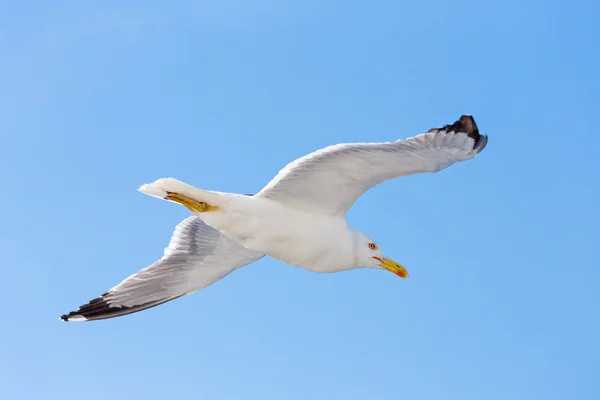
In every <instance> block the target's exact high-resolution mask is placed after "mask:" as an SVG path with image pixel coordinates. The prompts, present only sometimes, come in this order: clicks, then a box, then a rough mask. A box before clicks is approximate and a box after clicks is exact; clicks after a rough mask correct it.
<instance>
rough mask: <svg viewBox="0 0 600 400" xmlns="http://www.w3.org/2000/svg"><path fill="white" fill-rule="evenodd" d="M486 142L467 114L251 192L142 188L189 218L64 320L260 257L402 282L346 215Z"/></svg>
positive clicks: (318, 160) (174, 292)
mask: <svg viewBox="0 0 600 400" xmlns="http://www.w3.org/2000/svg"><path fill="white" fill-rule="evenodd" d="M486 144H487V136H486V135H483V134H480V133H479V130H478V129H477V125H476V123H475V120H474V119H473V117H471V116H470V115H463V116H461V117H460V119H459V120H458V121H456V122H455V123H453V124H449V125H445V126H443V127H440V128H433V129H430V130H429V131H428V132H427V133H422V134H419V135H416V136H414V137H411V138H408V139H406V140H398V141H396V142H386V143H344V144H338V145H333V146H329V147H326V148H323V149H321V150H317V151H315V152H313V153H311V154H308V155H306V156H304V157H301V158H299V159H297V160H295V161H293V162H291V163H290V164H288V165H287V166H286V167H285V168H283V169H282V170H281V171H280V172H279V174H278V175H277V176H275V178H273V179H272V180H271V181H270V182H269V183H268V184H267V185H266V186H265V187H264V188H263V189H262V190H261V191H260V192H259V193H257V194H255V195H243V194H234V193H224V192H216V191H210V190H202V189H199V188H196V187H194V186H190V185H188V184H186V183H184V182H181V181H179V180H176V179H173V178H163V179H159V180H157V181H155V182H153V183H150V184H145V185H142V186H141V187H140V188H139V189H138V190H139V191H140V192H142V193H145V194H147V195H150V196H154V197H158V198H160V199H164V200H168V201H171V202H174V203H179V204H181V205H183V206H185V207H186V208H188V209H189V210H190V211H191V213H192V215H191V216H190V217H188V218H186V219H185V220H183V221H182V222H181V223H179V225H177V227H176V228H175V231H174V233H173V236H172V237H171V241H170V243H169V246H168V247H167V248H166V249H165V251H164V256H163V257H162V258H161V259H160V260H158V261H156V262H155V263H154V264H152V265H150V266H148V267H147V268H144V269H142V270H141V271H139V272H138V273H136V274H133V275H131V276H130V277H128V278H127V279H125V280H123V281H122V282H121V283H119V284H118V285H117V286H115V287H113V288H112V289H110V290H109V291H108V292H106V293H104V294H103V295H101V296H99V297H97V298H95V299H93V300H91V301H90V302H89V303H87V304H84V305H82V306H81V307H79V309H78V310H77V311H72V312H70V313H68V314H65V315H62V316H61V317H60V318H61V319H62V320H63V321H90V320H101V319H106V318H113V317H118V316H122V315H127V314H131V313H134V312H138V311H142V310H145V309H148V308H151V307H154V306H157V305H159V304H162V303H165V302H167V301H171V300H173V299H176V298H178V297H181V296H185V295H188V294H191V293H193V292H196V291H198V290H200V289H203V288H205V287H207V286H208V285H211V284H213V283H215V282H217V281H218V280H220V279H222V278H223V277H224V276H226V275H227V274H229V273H231V272H233V271H235V270H236V269H238V268H240V267H243V266H245V265H248V264H250V263H253V262H254V261H257V260H259V259H260V258H262V257H264V256H270V257H272V258H275V259H277V260H279V261H282V262H284V263H286V264H289V265H292V266H296V267H299V268H304V269H307V270H309V271H313V272H320V273H330V272H338V271H345V270H350V269H354V268H378V269H385V270H388V271H391V272H393V273H394V274H396V275H398V276H399V277H402V278H407V277H408V272H407V270H406V268H405V267H404V266H402V265H401V264H400V263H398V262H396V261H394V260H392V259H391V258H389V257H387V256H386V255H385V254H384V253H383V251H382V249H381V248H380V247H379V245H378V244H377V242H376V241H375V240H374V239H372V238H371V237H369V236H367V235H366V234H364V233H362V232H360V231H358V230H356V229H353V228H352V227H350V226H349V225H348V223H347V222H346V213H347V211H348V209H350V207H351V206H352V205H353V204H354V202H355V201H356V199H358V197H360V196H361V195H362V194H363V193H364V192H365V191H367V190H368V189H370V188H371V187H373V186H375V185H378V184H380V183H382V182H384V181H388V180H391V179H394V178H398V177H402V176H407V175H413V174H418V173H424V172H437V171H440V170H442V169H445V168H447V167H449V166H450V165H452V164H454V163H456V162H459V161H465V160H469V159H471V158H474V157H475V156H476V155H477V154H479V153H480V152H481V151H482V150H483V149H484V148H485V146H486Z"/></svg>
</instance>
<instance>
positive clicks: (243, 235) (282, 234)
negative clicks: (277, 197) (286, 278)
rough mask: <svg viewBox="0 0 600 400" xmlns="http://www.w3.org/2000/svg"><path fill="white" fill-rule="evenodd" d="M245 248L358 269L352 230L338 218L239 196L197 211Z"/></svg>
mask: <svg viewBox="0 0 600 400" xmlns="http://www.w3.org/2000/svg"><path fill="white" fill-rule="evenodd" d="M197 215H198V216H199V217H201V218H202V219H203V220H204V221H205V222H206V223H207V224H209V225H211V226H212V227H214V228H216V229H219V230H220V231H221V232H223V233H224V234H225V235H227V236H229V237H230V238H231V239H233V240H235V241H237V242H238V243H240V244H242V245H243V246H244V247H246V248H248V249H250V250H254V251H256V252H259V253H264V254H267V255H268V256H271V257H273V258H275V259H277V260H280V261H282V262H284V263H286V264H289V265H293V266H296V267H300V268H304V269H307V270H310V271H314V272H335V271H341V270H346V269H352V268H354V249H353V240H354V234H353V231H352V229H351V228H349V227H348V225H347V224H346V220H345V219H344V218H340V217H322V216H316V215H313V214H310V213H308V212H306V211H301V210H296V209H293V208H288V207H285V206H283V205H281V204H280V203H278V202H275V201H272V200H269V199H260V198H252V197H240V198H239V200H236V201H234V202H232V203H231V204H230V205H228V206H227V208H226V209H223V210H221V211H215V212H206V213H199V214H197Z"/></svg>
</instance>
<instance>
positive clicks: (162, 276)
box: [61, 216, 264, 321]
mask: <svg viewBox="0 0 600 400" xmlns="http://www.w3.org/2000/svg"><path fill="white" fill-rule="evenodd" d="M262 257H264V255H263V254H259V253H256V252H253V251H251V250H248V249H246V248H245V247H243V246H242V245H240V244H238V243H237V242H235V241H233V240H232V239H230V238H228V237H227V236H225V235H223V234H222V233H221V232H219V231H218V230H216V229H214V228H211V227H210V226H208V225H206V224H205V223H204V222H203V221H202V220H201V219H200V218H198V217H196V216H191V217H189V218H187V219H185V220H183V221H182V222H181V223H180V224H179V225H178V226H177V227H176V228H175V231H174V232H173V236H172V237H171V241H170V243H169V246H168V247H167V248H166V249H165V251H164V256H163V257H162V258H161V259H160V260H158V261H157V262H155V263H154V264H152V265H150V266H149V267H147V268H144V269H142V270H141V271H139V272H138V273H136V274H133V275H131V276H130V277H128V278H127V279H125V280H123V281H122V282H121V283H119V284H118V285H117V286H115V287H113V288H112V289H110V290H109V291H108V292H106V293H104V294H103V295H102V296H100V297H98V298H95V299H93V300H92V301H90V302H89V303H87V304H85V305H83V306H81V307H80V308H79V310H77V311H73V312H71V313H69V314H67V315H63V316H62V317H61V319H63V320H64V321H84V320H94V319H106V318H112V317H117V316H120V315H126V314H131V313H133V312H137V311H141V310H145V309H147V308H150V307H154V306H157V305H159V304H162V303H164V302H167V301H170V300H173V299H176V298H178V297H181V296H184V295H187V294H190V293H193V292H195V291H197V290H200V289H203V288H205V287H206V286H209V285H211V284H213V283H215V282H216V281H218V280H220V279H222V278H223V277H224V276H226V275H227V274H229V273H231V272H233V271H235V270H236V269H238V268H240V267H242V266H244V265H247V264H250V263H252V262H254V261H256V260H258V259H260V258H262Z"/></svg>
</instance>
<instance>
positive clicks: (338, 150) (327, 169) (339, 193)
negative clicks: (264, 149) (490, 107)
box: [256, 116, 487, 216]
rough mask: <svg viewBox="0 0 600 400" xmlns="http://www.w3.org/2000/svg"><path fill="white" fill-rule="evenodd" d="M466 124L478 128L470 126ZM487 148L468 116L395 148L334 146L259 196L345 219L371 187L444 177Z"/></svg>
mask: <svg viewBox="0 0 600 400" xmlns="http://www.w3.org/2000/svg"><path fill="white" fill-rule="evenodd" d="M464 118H467V119H466V120H464ZM465 121H466V123H471V122H472V125H467V126H465V125H464V124H465ZM457 127H458V128H460V127H468V129H465V130H468V131H469V133H463V132H455V131H454V129H453V128H457ZM473 132H475V133H473ZM470 136H473V137H470ZM486 143H487V136H485V135H479V133H478V131H477V126H476V125H475V121H474V120H473V119H472V117H470V116H463V117H461V120H459V121H457V122H456V123H455V124H453V125H447V126H445V127H443V128H434V129H432V130H430V131H429V132H428V133H425V134H420V135H417V136H415V137H411V138H409V139H406V140H399V141H397V142H394V143H346V144H338V145H334V146H329V147H326V148H324V149H321V150H317V151H315V152H313V153H311V154H308V155H306V156H304V157H301V158H299V159H297V160H295V161H293V162H291V163H290V164H288V165H287V166H286V167H285V168H283V169H282V170H281V171H280V172H279V174H278V175H277V176H276V177H275V178H273V180H271V182H269V183H268V184H267V186H265V187H264V188H263V189H262V190H261V191H260V193H258V194H257V195H256V196H257V197H264V198H269V199H272V200H276V201H278V202H281V203H285V204H286V205H288V206H291V207H294V208H297V209H302V210H305V211H309V212H311V213H314V214H316V213H320V214H322V215H329V216H333V215H341V216H343V215H345V214H346V212H347V211H348V209H350V207H351V206H352V204H354V202H355V201H356V199H358V198H359V197H360V196H361V195H362V194H363V193H364V192H365V191H367V190H368V189H370V188H371V187H373V186H375V185H377V184H379V183H382V182H384V181H387V180H390V179H394V178H398V177H402V176H407V175H413V174H418V173H423V172H437V171H440V170H442V169H444V168H447V167H449V166H450V165H452V164H454V163H456V162H459V161H464V160H468V159H470V158H473V157H475V156H476V155H477V154H478V153H479V152H480V151H481V150H483V148H484V147H485V145H486Z"/></svg>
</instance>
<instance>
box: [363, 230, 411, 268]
mask: <svg viewBox="0 0 600 400" xmlns="http://www.w3.org/2000/svg"><path fill="white" fill-rule="evenodd" d="M355 254H356V266H357V267H362V268H382V269H386V270H388V271H390V272H393V273H394V274H396V275H398V276H399V277H401V278H408V271H407V270H406V268H404V267H403V266H402V265H401V264H399V263H397V262H396V261H394V260H392V259H391V258H389V257H386V256H385V254H383V251H382V250H381V248H379V245H378V244H377V242H375V241H374V240H373V239H371V238H370V237H368V236H367V235H365V234H363V233H361V232H357V238H356V242H355Z"/></svg>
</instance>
